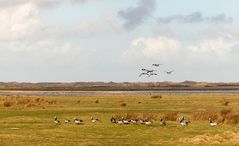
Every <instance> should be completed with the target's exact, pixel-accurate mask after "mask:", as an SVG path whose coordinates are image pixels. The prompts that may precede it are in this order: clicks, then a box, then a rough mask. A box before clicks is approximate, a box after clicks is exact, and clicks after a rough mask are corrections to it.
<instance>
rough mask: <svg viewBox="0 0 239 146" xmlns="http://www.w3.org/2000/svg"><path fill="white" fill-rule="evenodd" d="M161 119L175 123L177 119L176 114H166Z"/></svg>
mask: <svg viewBox="0 0 239 146" xmlns="http://www.w3.org/2000/svg"><path fill="white" fill-rule="evenodd" d="M162 118H163V119H165V120H169V121H176V120H177V118H178V112H168V113H165V114H164V115H163V116H162Z"/></svg>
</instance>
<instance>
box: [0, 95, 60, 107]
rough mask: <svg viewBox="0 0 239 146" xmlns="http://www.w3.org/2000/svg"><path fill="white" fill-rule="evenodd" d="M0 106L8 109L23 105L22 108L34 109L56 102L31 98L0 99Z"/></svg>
mask: <svg viewBox="0 0 239 146" xmlns="http://www.w3.org/2000/svg"><path fill="white" fill-rule="evenodd" d="M0 104H2V105H3V106H4V107H10V106H12V105H24V107H34V106H46V105H55V104H56V100H48V99H44V98H43V97H42V98H32V97H4V98H0Z"/></svg>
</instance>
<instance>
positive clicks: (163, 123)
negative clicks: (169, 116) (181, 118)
mask: <svg viewBox="0 0 239 146" xmlns="http://www.w3.org/2000/svg"><path fill="white" fill-rule="evenodd" d="M160 125H161V126H165V125H166V121H165V120H163V119H162V118H161V119H160Z"/></svg>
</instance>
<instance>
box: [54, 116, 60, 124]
mask: <svg viewBox="0 0 239 146" xmlns="http://www.w3.org/2000/svg"><path fill="white" fill-rule="evenodd" d="M54 123H55V124H60V121H59V120H58V119H57V117H56V116H55V117H54Z"/></svg>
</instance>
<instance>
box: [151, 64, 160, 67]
mask: <svg viewBox="0 0 239 146" xmlns="http://www.w3.org/2000/svg"><path fill="white" fill-rule="evenodd" d="M152 65H153V66H155V67H159V66H160V65H163V64H152Z"/></svg>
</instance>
